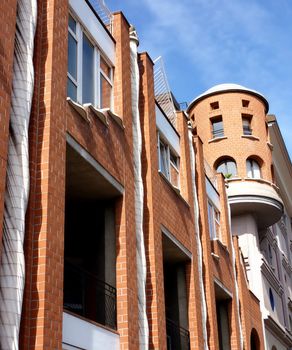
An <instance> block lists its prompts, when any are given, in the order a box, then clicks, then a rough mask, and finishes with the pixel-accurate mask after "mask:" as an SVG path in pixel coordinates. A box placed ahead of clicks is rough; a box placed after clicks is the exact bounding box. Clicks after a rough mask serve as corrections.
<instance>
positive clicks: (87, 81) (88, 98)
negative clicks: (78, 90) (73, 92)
mask: <svg viewBox="0 0 292 350" xmlns="http://www.w3.org/2000/svg"><path fill="white" fill-rule="evenodd" d="M93 57H94V47H93V45H92V44H91V42H90V41H89V40H88V38H87V37H86V35H83V61H82V103H93V102H94V96H93V91H94V88H93Z"/></svg>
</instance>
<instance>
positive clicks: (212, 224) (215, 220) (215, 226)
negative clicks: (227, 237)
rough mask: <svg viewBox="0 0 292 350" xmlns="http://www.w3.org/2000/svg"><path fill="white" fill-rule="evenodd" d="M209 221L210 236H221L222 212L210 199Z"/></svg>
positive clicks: (212, 237)
mask: <svg viewBox="0 0 292 350" xmlns="http://www.w3.org/2000/svg"><path fill="white" fill-rule="evenodd" d="M208 221H209V231H210V238H211V239H216V238H220V236H221V235H220V212H219V210H218V209H217V208H216V207H215V205H214V204H213V203H212V202H211V201H210V200H208Z"/></svg>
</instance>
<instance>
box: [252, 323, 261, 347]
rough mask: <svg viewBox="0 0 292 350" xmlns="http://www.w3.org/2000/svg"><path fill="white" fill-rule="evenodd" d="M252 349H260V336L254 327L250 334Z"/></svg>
mask: <svg viewBox="0 0 292 350" xmlns="http://www.w3.org/2000/svg"><path fill="white" fill-rule="evenodd" d="M250 350H260V338H259V335H258V332H257V331H256V330H255V329H254V328H253V329H252V331H251V334H250Z"/></svg>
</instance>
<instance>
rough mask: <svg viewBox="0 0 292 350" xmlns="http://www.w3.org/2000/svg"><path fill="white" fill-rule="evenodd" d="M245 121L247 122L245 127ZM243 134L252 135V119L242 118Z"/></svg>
mask: <svg viewBox="0 0 292 350" xmlns="http://www.w3.org/2000/svg"><path fill="white" fill-rule="evenodd" d="M245 121H246V122H247V123H246V125H245ZM242 132H243V135H245V136H251V135H252V127H251V117H247V116H244V115H243V116H242Z"/></svg>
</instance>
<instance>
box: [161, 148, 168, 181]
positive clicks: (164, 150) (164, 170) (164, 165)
mask: <svg viewBox="0 0 292 350" xmlns="http://www.w3.org/2000/svg"><path fill="white" fill-rule="evenodd" d="M159 151H160V164H159V167H160V171H161V172H162V173H163V174H164V175H165V176H166V177H167V178H168V161H167V148H166V146H165V145H164V144H163V143H162V142H160V143H159Z"/></svg>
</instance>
